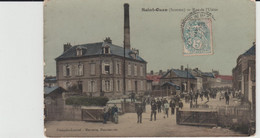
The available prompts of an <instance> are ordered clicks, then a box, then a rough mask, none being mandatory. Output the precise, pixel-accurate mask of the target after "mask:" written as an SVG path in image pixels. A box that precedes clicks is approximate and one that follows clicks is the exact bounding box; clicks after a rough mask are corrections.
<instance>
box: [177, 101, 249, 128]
mask: <svg viewBox="0 0 260 138" xmlns="http://www.w3.org/2000/svg"><path fill="white" fill-rule="evenodd" d="M194 107H195V108H193V109H191V110H187V111H185V110H180V111H177V116H176V120H177V123H178V124H183V125H199V126H202V125H204V126H205V125H206V126H214V124H216V125H217V126H221V127H228V128H232V129H235V130H239V131H240V132H243V133H247V132H248V129H249V127H250V126H249V122H250V119H251V114H252V112H251V110H250V107H249V106H247V105H245V106H217V107H213V106H203V105H201V106H194ZM214 120H215V121H214ZM253 127H254V126H253Z"/></svg>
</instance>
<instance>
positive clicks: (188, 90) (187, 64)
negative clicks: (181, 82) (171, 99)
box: [186, 64, 189, 92]
mask: <svg viewBox="0 0 260 138" xmlns="http://www.w3.org/2000/svg"><path fill="white" fill-rule="evenodd" d="M188 71H189V65H188V64H187V86H186V87H187V92H189V75H188Z"/></svg>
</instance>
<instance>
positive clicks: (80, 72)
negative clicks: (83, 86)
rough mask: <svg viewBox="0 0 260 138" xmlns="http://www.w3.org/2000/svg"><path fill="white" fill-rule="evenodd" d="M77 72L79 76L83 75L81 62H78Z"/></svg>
mask: <svg viewBox="0 0 260 138" xmlns="http://www.w3.org/2000/svg"><path fill="white" fill-rule="evenodd" d="M78 72H79V74H78V75H79V76H83V64H81V63H79V65H78Z"/></svg>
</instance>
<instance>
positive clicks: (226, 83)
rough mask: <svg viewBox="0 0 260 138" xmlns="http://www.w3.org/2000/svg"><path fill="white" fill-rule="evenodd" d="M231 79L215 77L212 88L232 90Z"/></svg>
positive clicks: (229, 76)
mask: <svg viewBox="0 0 260 138" xmlns="http://www.w3.org/2000/svg"><path fill="white" fill-rule="evenodd" d="M232 80H233V77H232V76H231V75H216V76H215V83H214V85H213V86H212V88H221V87H229V88H232Z"/></svg>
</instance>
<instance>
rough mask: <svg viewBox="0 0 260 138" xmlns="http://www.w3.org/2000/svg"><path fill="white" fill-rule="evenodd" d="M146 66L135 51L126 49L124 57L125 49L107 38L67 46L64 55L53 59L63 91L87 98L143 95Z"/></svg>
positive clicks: (59, 84)
mask: <svg viewBox="0 0 260 138" xmlns="http://www.w3.org/2000/svg"><path fill="white" fill-rule="evenodd" d="M124 64H125V67H124ZM146 64H147V63H146V61H145V60H143V59H142V58H141V57H140V56H139V51H138V50H135V49H132V50H130V49H125V58H124V48H123V47H120V46H117V45H114V44H112V41H111V39H110V38H106V40H104V42H99V43H91V44H83V45H76V46H70V44H66V45H64V53H63V54H62V55H61V56H59V57H58V58H56V68H57V69H56V70H57V72H56V74H57V82H58V86H60V87H62V88H64V89H65V90H77V91H79V92H80V93H82V94H86V95H90V96H100V95H101V96H102V95H105V96H108V97H111V96H119V97H120V96H122V95H123V94H124V93H126V94H128V93H130V92H132V91H133V92H136V93H138V94H143V93H144V92H145V91H146ZM124 76H125V77H124ZM124 83H125V90H124Z"/></svg>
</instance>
